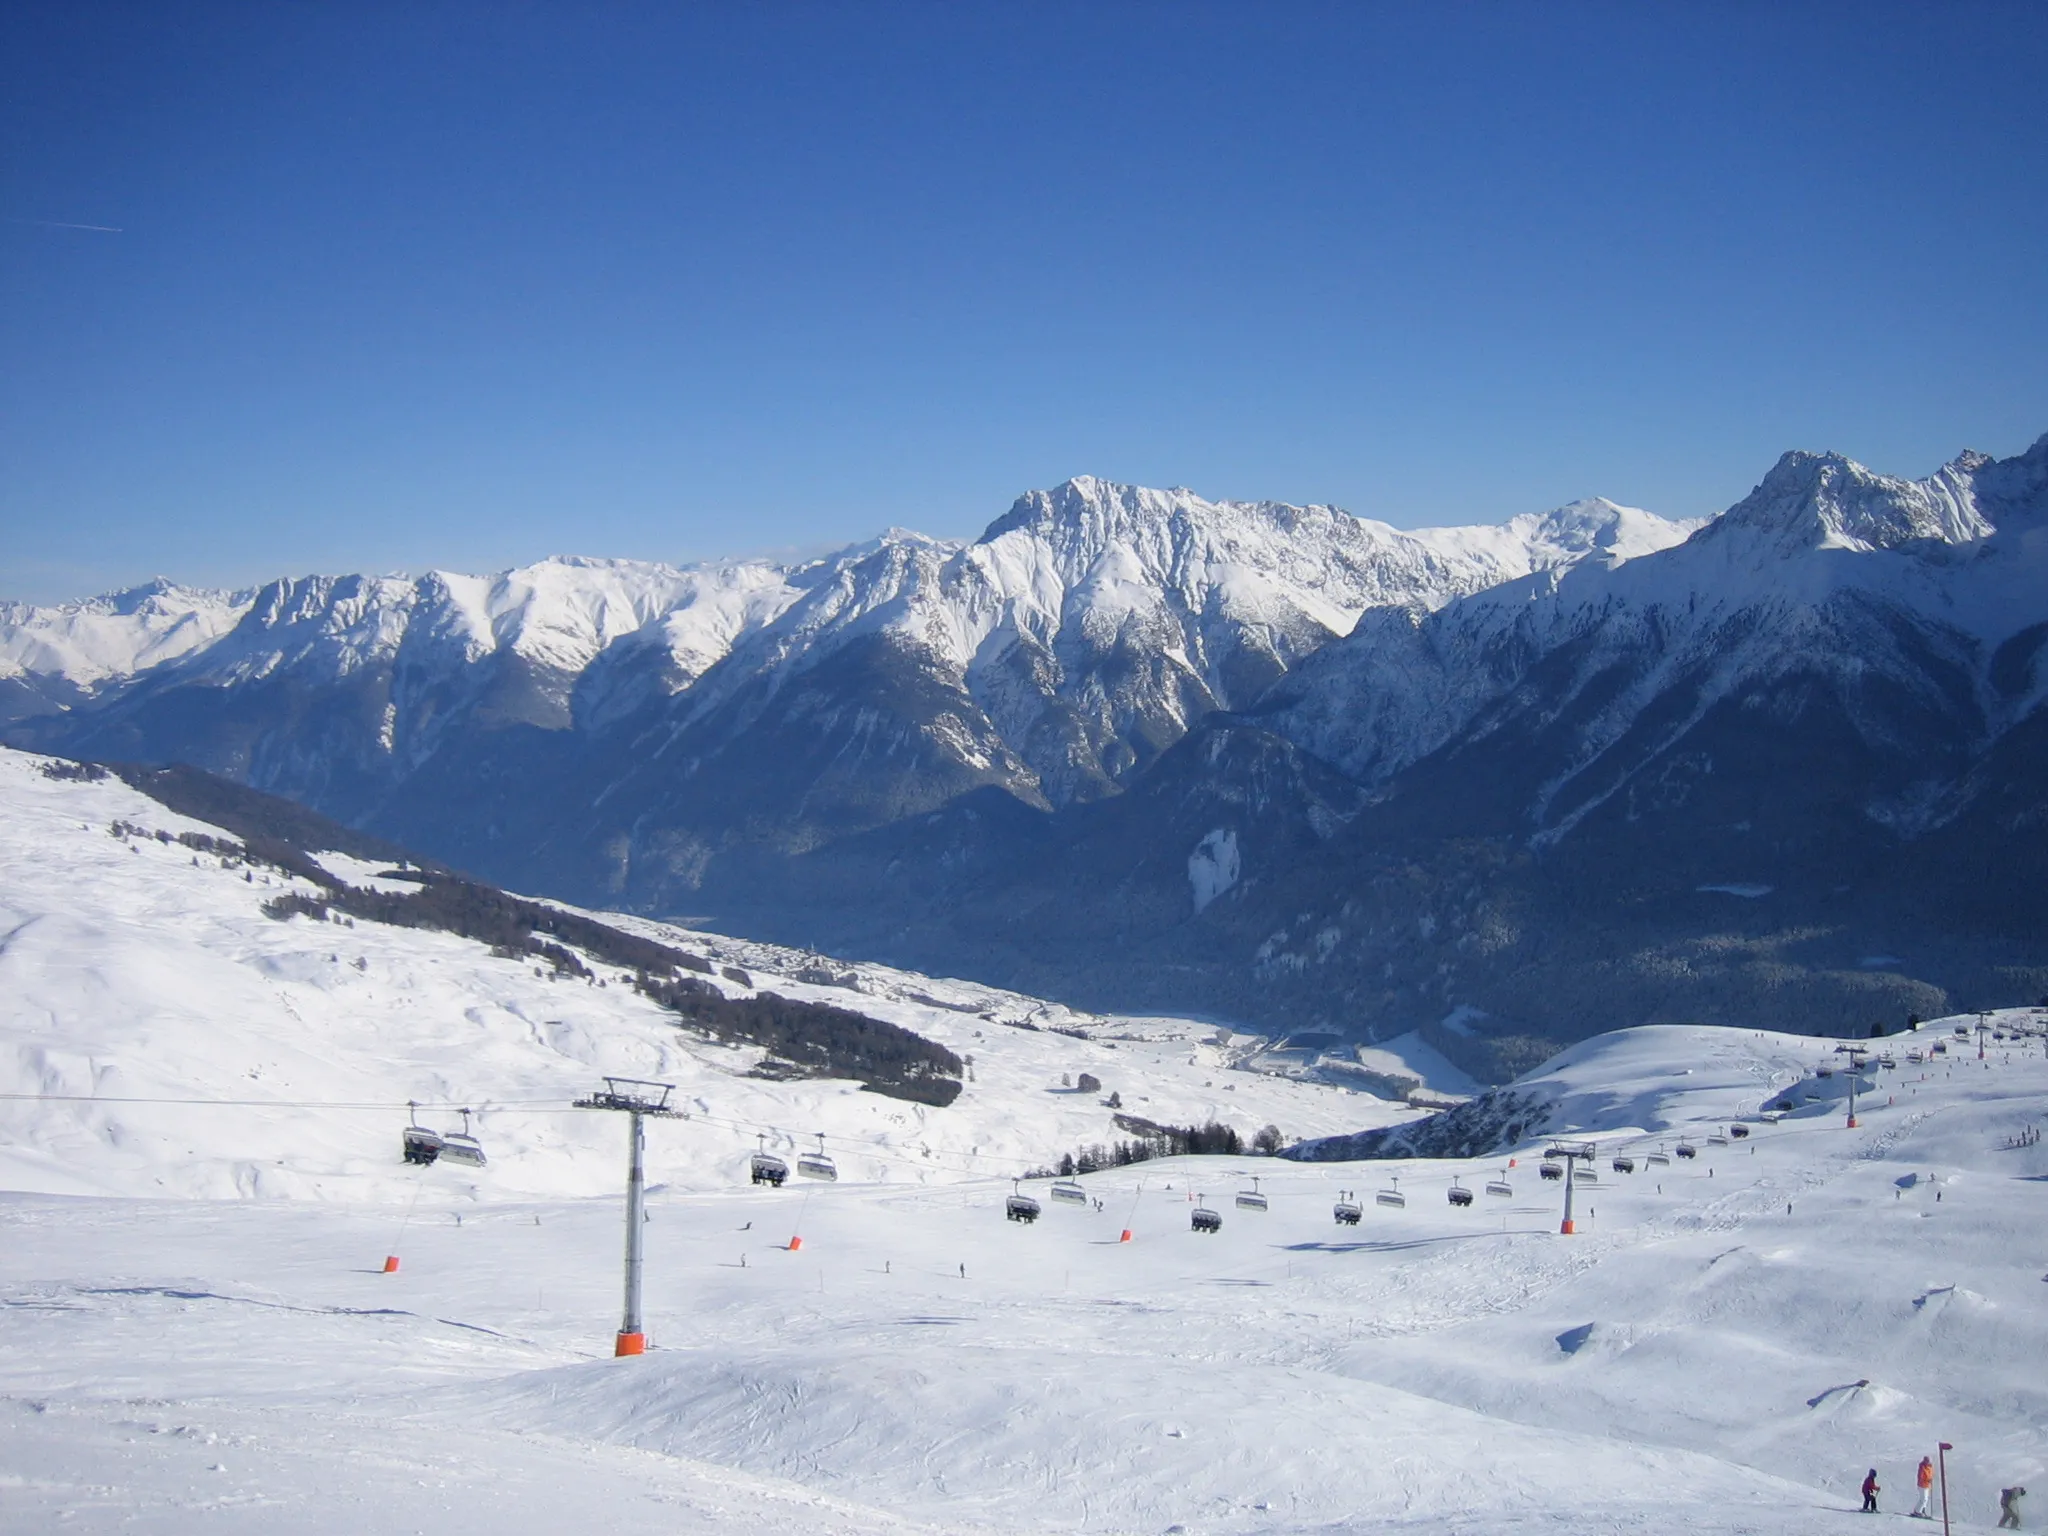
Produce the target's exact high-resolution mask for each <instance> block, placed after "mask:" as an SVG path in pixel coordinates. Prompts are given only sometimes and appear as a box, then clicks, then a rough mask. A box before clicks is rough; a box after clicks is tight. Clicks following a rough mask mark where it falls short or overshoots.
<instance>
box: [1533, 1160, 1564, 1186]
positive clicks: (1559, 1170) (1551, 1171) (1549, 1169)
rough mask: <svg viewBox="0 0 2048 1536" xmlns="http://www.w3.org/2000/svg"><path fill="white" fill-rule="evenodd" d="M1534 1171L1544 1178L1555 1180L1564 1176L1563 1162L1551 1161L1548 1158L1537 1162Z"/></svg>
mask: <svg viewBox="0 0 2048 1536" xmlns="http://www.w3.org/2000/svg"><path fill="white" fill-rule="evenodd" d="M1536 1171H1537V1172H1538V1173H1539V1174H1541V1175H1542V1176H1543V1177H1544V1178H1546V1179H1550V1180H1552V1181H1555V1180H1558V1179H1561V1178H1563V1177H1564V1164H1563V1163H1553V1162H1551V1161H1550V1160H1549V1159H1548V1158H1545V1159H1544V1160H1543V1161H1542V1162H1541V1163H1539V1164H1537V1166H1536Z"/></svg>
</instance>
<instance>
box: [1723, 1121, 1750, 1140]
mask: <svg viewBox="0 0 2048 1536" xmlns="http://www.w3.org/2000/svg"><path fill="white" fill-rule="evenodd" d="M1728 1134H1729V1135H1730V1136H1733V1137H1734V1138H1735V1139H1736V1140H1737V1141H1744V1140H1747V1139H1748V1137H1749V1127H1748V1126H1746V1125H1731V1126H1729V1127H1728Z"/></svg>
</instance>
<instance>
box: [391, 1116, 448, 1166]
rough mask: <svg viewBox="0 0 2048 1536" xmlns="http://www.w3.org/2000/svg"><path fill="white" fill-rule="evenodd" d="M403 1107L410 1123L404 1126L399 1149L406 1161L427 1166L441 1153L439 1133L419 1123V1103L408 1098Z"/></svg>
mask: <svg viewBox="0 0 2048 1536" xmlns="http://www.w3.org/2000/svg"><path fill="white" fill-rule="evenodd" d="M405 1108H406V1112H407V1115H408V1118H409V1119H410V1120H411V1122H412V1123H411V1124H410V1125H408V1126H406V1128H405V1131H404V1133H403V1134H402V1136H401V1138H400V1141H399V1146H400V1150H401V1151H402V1152H403V1154H404V1156H405V1160H406V1161H407V1162H408V1163H417V1164H418V1165H419V1166H420V1167H422V1168H425V1167H428V1166H429V1165H431V1164H432V1163H433V1161H434V1159H435V1158H437V1157H439V1156H440V1155H441V1146H442V1142H441V1133H440V1132H439V1131H430V1130H428V1129H427V1128H426V1127H425V1126H424V1125H421V1124H420V1116H419V1109H420V1107H419V1105H417V1104H415V1103H413V1102H412V1101H411V1100H410V1099H408V1100H407V1101H406V1105H405Z"/></svg>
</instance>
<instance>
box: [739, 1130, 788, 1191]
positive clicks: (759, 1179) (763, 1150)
mask: <svg viewBox="0 0 2048 1536" xmlns="http://www.w3.org/2000/svg"><path fill="white" fill-rule="evenodd" d="M747 1173H748V1175H749V1176H750V1177H751V1178H752V1179H753V1181H754V1182H755V1183H756V1184H772V1185H774V1186H775V1187H776V1188H777V1189H780V1188H782V1181H783V1180H784V1179H786V1178H788V1177H789V1164H787V1163H785V1162H784V1161H783V1160H782V1159H781V1158H779V1157H777V1156H776V1155H775V1154H774V1153H773V1152H770V1151H769V1150H768V1137H767V1134H766V1133H765V1132H764V1133H763V1134H762V1136H761V1145H760V1147H759V1149H758V1150H757V1151H756V1152H755V1153H754V1156H753V1158H752V1160H751V1161H750V1162H749V1163H748V1165H747Z"/></svg>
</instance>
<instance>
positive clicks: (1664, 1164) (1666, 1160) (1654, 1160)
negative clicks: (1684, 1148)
mask: <svg viewBox="0 0 2048 1536" xmlns="http://www.w3.org/2000/svg"><path fill="white" fill-rule="evenodd" d="M1643 1161H1644V1162H1645V1163H1647V1164H1649V1165H1650V1166H1651V1167H1652V1168H1669V1167H1670V1166H1671V1157H1670V1155H1669V1154H1668V1153H1667V1152H1665V1150H1664V1148H1663V1147H1662V1146H1659V1147H1658V1148H1657V1150H1656V1151H1654V1152H1649V1153H1645V1154H1644V1156H1643Z"/></svg>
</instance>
